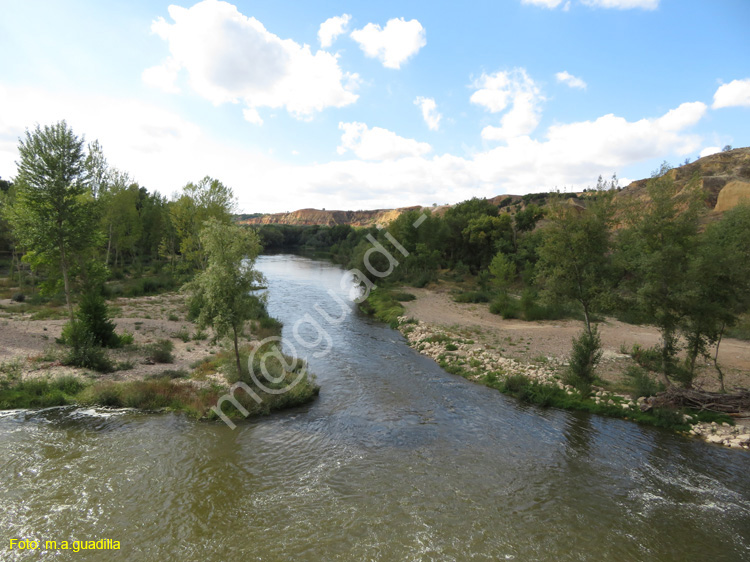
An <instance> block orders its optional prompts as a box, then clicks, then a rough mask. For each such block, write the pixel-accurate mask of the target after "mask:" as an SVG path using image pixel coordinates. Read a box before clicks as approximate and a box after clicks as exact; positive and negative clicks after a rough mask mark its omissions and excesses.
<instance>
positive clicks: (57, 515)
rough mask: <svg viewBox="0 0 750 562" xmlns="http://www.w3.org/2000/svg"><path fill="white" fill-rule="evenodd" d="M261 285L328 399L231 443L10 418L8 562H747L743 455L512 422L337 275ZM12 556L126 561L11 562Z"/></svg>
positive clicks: (521, 419) (530, 414) (586, 419)
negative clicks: (34, 546) (365, 312)
mask: <svg viewBox="0 0 750 562" xmlns="http://www.w3.org/2000/svg"><path fill="white" fill-rule="evenodd" d="M259 267H260V269H261V270H262V271H263V272H264V273H265V274H266V276H267V277H268V280H269V293H270V311H271V313H272V314H273V315H274V316H277V317H278V318H280V319H282V320H283V321H284V323H285V328H284V330H285V331H284V335H285V337H286V338H287V339H288V340H289V341H291V342H292V343H294V335H293V332H294V325H295V323H296V322H297V321H298V320H300V319H305V318H307V319H308V320H309V318H313V319H315V321H316V322H318V323H319V325H320V326H321V327H323V328H325V330H326V332H327V333H328V334H329V335H330V338H331V342H332V344H333V347H332V349H331V351H330V353H328V354H325V355H324V356H321V357H317V358H316V357H310V364H311V368H312V370H313V371H314V372H315V373H317V376H318V382H319V383H320V385H321V387H322V391H321V394H320V397H319V399H318V400H317V401H316V402H315V403H313V404H311V405H310V406H307V407H305V408H300V409H297V410H294V411H292V412H286V413H282V414H278V415H274V416H271V417H269V418H265V419H262V420H259V421H255V422H245V423H241V424H239V425H238V427H237V429H236V430H234V431H232V430H230V429H229V428H227V427H226V426H225V425H223V424H222V423H220V422H217V423H206V422H194V421H192V420H189V419H186V418H184V417H182V416H178V415H166V414H165V415H145V414H140V413H137V412H132V411H126V410H125V411H107V410H99V409H75V408H56V409H48V410H41V411H14V412H0V453H1V456H0V529H2V535H3V536H2V540H3V544H2V545H0V559H1V560H16V559H27V558H28V559H55V560H67V559H70V560H135V561H140V560H144V561H157V560H158V561H163V560H179V561H193V560H195V561H206V560H208V561H233V560H269V561H276V560H321V561H323V560H326V561H327V560H384V561H386V560H387V561H391V560H392V561H403V560H424V561H427V560H519V561H528V560H592V561H606V560H618V561H620V560H621V561H634V560H659V561H670V560H674V561H687V560H714V561H719V560H727V561H739V560H750V479H749V478H748V474H750V455H748V453H746V452H738V451H727V450H723V449H717V448H714V447H711V446H708V445H706V444H704V443H700V442H695V441H691V440H688V439H686V438H683V437H680V436H676V435H672V434H671V433H668V432H664V431H659V430H655V429H652V428H643V427H639V426H637V425H635V424H632V423H629V422H624V421H619V420H609V419H605V418H599V417H596V416H588V415H579V414H571V413H568V412H562V411H557V410H541V409H538V408H535V407H527V406H523V405H520V404H518V403H517V402H516V401H514V400H512V399H507V398H505V397H504V396H502V395H500V394H499V393H497V392H496V391H493V390H490V389H487V388H484V387H481V386H478V385H474V384H472V383H469V382H467V381H465V380H463V379H461V378H459V377H456V376H453V375H449V374H447V373H445V372H444V371H442V370H441V369H440V368H439V367H437V366H436V365H435V364H434V363H433V362H432V361H431V360H428V359H426V358H424V357H421V356H420V355H418V354H417V353H416V352H414V351H413V350H411V349H410V348H409V347H407V346H406V345H405V344H404V341H403V338H402V337H401V335H400V334H399V333H398V332H396V331H393V330H391V329H389V328H388V327H386V326H383V325H381V324H378V323H376V322H373V321H372V320H370V319H369V318H366V317H363V316H362V315H360V314H359V313H357V312H356V311H355V310H354V308H353V305H351V304H347V309H346V314H343V313H342V305H341V303H340V300H339V299H337V298H334V296H332V295H338V296H339V297H343V296H344V295H345V294H346V290H345V289H346V288H347V283H346V280H345V281H344V282H343V283H342V282H341V279H342V276H343V271H342V270H341V269H339V268H337V267H335V266H332V265H330V264H327V263H324V262H320V261H314V260H309V259H306V258H300V257H294V256H266V257H263V258H261V259H260V260H259ZM342 285H343V287H344V288H342ZM316 304H317V305H318V307H316ZM319 310H323V311H324V312H325V313H326V315H325V316H324V315H321V313H320V312H319ZM306 315H309V316H306ZM342 316H343V317H344V319H343V321H341V322H339V323H334V322H332V321H331V319H336V318H341V317H342ZM326 317H327V318H328V319H326ZM317 331H318V329H317V328H315V327H314V326H313V325H312V324H311V323H310V322H309V321H307V322H303V323H301V324H300V325H299V329H298V332H299V334H300V336H301V337H302V338H303V339H305V341H308V342H311V341H313V340H315V339H316V336H317ZM325 346H326V340H325V339H324V340H323V341H322V342H321V344H320V346H318V347H317V348H315V349H310V350H309V351H308V352H309V353H313V352H320V351H321V350H322V349H323V348H325ZM296 347H297V348H298V350H299V351H300V352H302V351H304V349H303V347H302V346H300V345H299V344H296ZM319 354H320V353H319ZM10 538H34V539H37V540H42V541H43V540H46V539H53V540H55V539H56V540H58V541H60V540H84V539H99V538H110V539H113V540H119V541H120V542H121V544H122V550H121V551H119V552H112V551H110V552H108V553H103V552H99V553H91V552H88V553H86V552H79V553H77V554H73V553H58V555H57V556H54V555H53V553H36V555H28V554H27V555H21V556H18V555H17V552H15V553H14V552H11V551H9V550H8V548H7V547H8V539H10Z"/></svg>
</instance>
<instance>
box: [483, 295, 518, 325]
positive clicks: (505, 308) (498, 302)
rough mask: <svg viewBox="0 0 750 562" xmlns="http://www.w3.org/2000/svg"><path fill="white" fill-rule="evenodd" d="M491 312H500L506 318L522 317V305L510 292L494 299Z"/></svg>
mask: <svg viewBox="0 0 750 562" xmlns="http://www.w3.org/2000/svg"><path fill="white" fill-rule="evenodd" d="M490 312H491V313H492V314H499V315H500V316H502V317H503V318H504V319H505V320H510V319H513V318H520V317H521V307H520V305H519V303H518V301H517V300H516V299H514V298H513V297H511V296H510V295H508V294H503V295H500V296H499V297H497V298H496V299H495V300H494V301H492V303H491V304H490Z"/></svg>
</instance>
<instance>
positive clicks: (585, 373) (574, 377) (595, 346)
mask: <svg viewBox="0 0 750 562" xmlns="http://www.w3.org/2000/svg"><path fill="white" fill-rule="evenodd" d="M601 359H602V340H601V337H600V336H599V330H598V329H597V327H596V326H593V327H592V328H591V333H589V332H588V331H587V330H584V331H583V332H581V335H580V336H578V337H577V338H573V350H572V351H571V354H570V364H569V366H568V376H569V378H570V379H571V381H574V382H575V381H577V382H578V383H579V385H581V386H584V388H585V385H586V384H589V385H590V384H591V383H592V382H594V378H595V373H594V371H595V370H596V366H597V365H598V364H599V361H601ZM574 386H576V388H578V385H574Z"/></svg>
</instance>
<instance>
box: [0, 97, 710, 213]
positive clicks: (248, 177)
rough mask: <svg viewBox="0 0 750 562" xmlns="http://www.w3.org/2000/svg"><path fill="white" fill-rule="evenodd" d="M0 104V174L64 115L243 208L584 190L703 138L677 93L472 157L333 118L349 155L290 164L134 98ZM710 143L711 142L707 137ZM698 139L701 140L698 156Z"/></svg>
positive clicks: (170, 185)
mask: <svg viewBox="0 0 750 562" xmlns="http://www.w3.org/2000/svg"><path fill="white" fill-rule="evenodd" d="M0 107H7V108H10V109H11V110H10V111H7V112H4V113H3V114H2V116H1V118H0V175H2V176H3V177H12V176H13V175H14V173H15V172H14V171H15V165H14V160H17V159H18V154H17V145H18V137H19V136H20V135H22V134H23V130H24V128H25V127H27V126H33V124H34V123H35V122H39V123H40V124H43V125H44V124H50V123H54V122H55V121H57V120H60V119H63V118H65V119H67V120H68V122H69V124H70V125H71V127H72V128H73V130H74V131H75V132H76V133H77V134H79V135H82V134H85V135H86V138H87V140H93V139H96V138H98V139H99V140H100V141H101V142H102V145H103V147H104V150H105V154H106V155H107V158H108V159H109V161H110V163H112V164H113V165H114V166H117V167H119V168H121V169H123V170H126V171H128V172H129V173H131V175H132V176H133V177H134V178H136V180H137V181H139V182H141V184H142V185H144V186H146V187H148V188H149V189H150V190H159V191H161V192H162V193H165V194H170V193H172V192H174V191H176V190H177V189H179V188H180V187H181V186H182V185H184V184H185V183H187V182H188V181H195V180H197V179H199V178H201V177H203V176H204V175H206V174H209V175H212V176H214V177H217V178H219V179H220V180H221V181H223V182H224V183H225V184H226V185H228V186H230V187H232V188H233V189H234V191H235V194H236V195H237V197H238V199H239V203H240V205H239V206H240V208H241V209H243V210H244V211H246V212H278V211H293V210H295V209H297V208H304V207H318V208H320V207H326V208H327V209H335V208H342V209H364V208H392V207H393V206H395V205H398V206H407V205H418V204H428V205H429V204H431V203H433V202H437V203H446V202H457V201H461V200H464V199H467V198H469V197H472V196H480V197H490V196H494V195H498V194H500V193H504V192H507V193H518V194H524V193H531V192H534V191H542V190H549V189H553V188H555V187H559V188H563V187H567V188H569V189H582V188H584V187H588V186H591V185H593V183H594V182H595V181H596V176H597V175H598V174H600V173H601V174H602V175H604V176H605V177H609V176H610V175H611V174H612V172H617V174H618V175H619V176H621V178H622V179H621V185H626V184H627V183H628V182H627V180H625V179H624V176H626V175H628V174H627V167H628V166H631V165H634V164H638V163H641V162H650V161H653V160H655V159H658V160H661V159H670V158H672V159H674V157H675V156H687V155H692V154H695V153H697V152H698V151H699V150H700V149H701V147H702V146H704V144H703V142H702V140H701V138H700V137H699V136H697V135H693V134H691V133H690V127H691V126H692V125H693V124H695V123H696V121H697V120H698V119H700V117H701V116H702V115H703V114H704V112H705V106H703V108H702V107H701V104H699V103H696V102H693V103H685V104H682V105H680V106H679V107H677V108H675V109H673V110H671V111H669V112H666V113H665V114H664V115H661V116H657V117H653V118H644V119H640V120H636V121H628V120H626V119H624V118H622V117H618V116H616V115H612V114H609V115H604V116H601V117H599V118H596V119H592V120H589V121H580V122H575V123H566V124H559V125H555V126H553V127H549V128H548V129H546V130H545V131H544V132H543V134H540V136H539V138H538V139H532V138H529V137H528V136H521V137H515V138H511V139H509V140H508V142H507V143H506V144H505V145H503V146H499V147H496V148H493V149H491V150H485V151H482V152H479V153H477V154H474V155H472V156H471V157H459V156H455V155H451V154H440V155H432V152H431V150H430V145H429V144H426V143H421V142H418V141H416V140H414V139H408V138H403V137H401V136H399V135H397V134H396V133H394V132H391V131H388V130H386V129H381V128H378V127H373V128H369V127H367V125H365V124H363V123H341V124H340V125H339V127H340V129H341V130H342V139H341V151H342V152H343V153H344V154H350V155H351V158H349V159H344V160H340V159H334V160H332V161H329V162H325V163H320V164H297V163H294V160H296V159H297V158H300V159H302V158H304V156H298V157H296V158H295V157H294V156H289V155H288V152H287V156H288V158H289V161H286V162H285V161H282V160H281V159H279V160H277V159H274V158H272V157H269V156H268V155H267V154H265V151H266V149H267V148H268V147H264V148H263V153H262V152H261V151H260V149H259V150H254V149H250V148H247V147H245V146H242V145H237V144H228V143H227V142H225V141H222V140H218V139H215V138H213V137H212V136H211V135H210V134H209V133H208V132H207V131H205V130H203V129H202V128H201V127H199V126H198V125H196V124H195V123H192V122H190V121H188V120H186V119H184V118H183V117H181V116H180V115H179V114H177V113H175V112H174V111H172V110H168V109H163V108H160V107H157V106H154V105H152V104H147V103H144V102H139V101H133V100H127V99H121V98H112V97H107V96H93V95H86V94H70V95H65V94H62V93H61V92H59V91H56V90H55V91H43V90H37V89H31V88H16V87H4V86H3V85H2V84H0ZM716 149H717V150H718V147H716ZM707 150H708V149H704V150H703V152H702V155H703V154H705V153H706V151H707Z"/></svg>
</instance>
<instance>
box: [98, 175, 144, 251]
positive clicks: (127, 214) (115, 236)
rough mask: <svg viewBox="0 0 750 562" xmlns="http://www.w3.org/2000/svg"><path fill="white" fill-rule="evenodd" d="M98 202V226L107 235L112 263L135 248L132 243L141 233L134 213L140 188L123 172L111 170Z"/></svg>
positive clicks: (135, 242) (140, 227) (138, 200)
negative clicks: (100, 204) (99, 219)
mask: <svg viewBox="0 0 750 562" xmlns="http://www.w3.org/2000/svg"><path fill="white" fill-rule="evenodd" d="M100 201H101V202H102V207H103V208H102V213H101V216H102V226H103V228H104V232H105V233H106V236H107V239H108V241H107V256H106V259H105V263H106V264H107V265H109V261H110V255H111V254H112V253H114V265H115V266H116V265H117V263H118V261H119V258H120V255H121V254H130V255H131V256H132V255H133V254H134V253H135V251H136V245H137V243H138V241H139V240H140V238H141V235H142V233H143V225H142V223H141V217H140V215H139V212H138V205H139V203H140V189H139V187H138V184H136V183H134V182H133V181H132V179H131V178H130V176H129V175H128V174H127V173H123V172H120V171H118V170H113V172H112V174H111V180H110V184H109V186H108V188H107V190H106V191H105V192H102V194H101V196H100Z"/></svg>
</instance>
